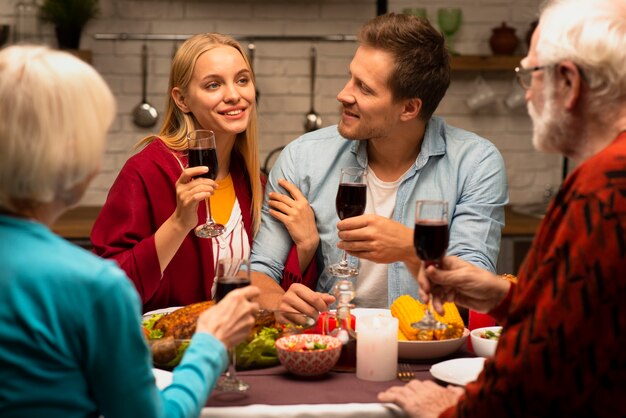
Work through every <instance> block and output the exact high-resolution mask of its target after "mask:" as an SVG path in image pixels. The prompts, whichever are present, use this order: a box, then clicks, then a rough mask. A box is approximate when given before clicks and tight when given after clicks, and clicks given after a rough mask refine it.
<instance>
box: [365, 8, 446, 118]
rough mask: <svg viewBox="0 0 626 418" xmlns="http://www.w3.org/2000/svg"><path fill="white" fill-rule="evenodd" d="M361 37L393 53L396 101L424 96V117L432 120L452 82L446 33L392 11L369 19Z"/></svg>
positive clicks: (392, 79)
mask: <svg viewBox="0 0 626 418" xmlns="http://www.w3.org/2000/svg"><path fill="white" fill-rule="evenodd" d="M358 40H359V43H360V44H362V45H364V46H368V47H371V48H376V49H381V50H384V51H387V52H389V53H391V54H392V55H393V57H394V59H395V68H394V69H393V71H392V73H391V75H390V77H389V80H388V85H389V88H390V89H391V92H392V95H393V98H394V100H404V99H412V98H419V99H421V100H422V109H421V110H420V117H421V118H422V119H423V120H425V121H427V120H428V119H430V117H431V116H432V114H433V113H434V112H435V110H436V109H437V106H439V102H440V101H441V99H442V98H443V96H444V95H445V94H446V90H448V86H449V85H450V55H449V53H448V50H447V49H446V47H445V40H444V37H443V35H442V34H441V33H440V32H438V31H437V30H436V29H435V28H434V27H433V26H432V25H431V24H430V23H429V22H428V21H427V20H425V19H420V18H417V17H415V16H408V15H404V14H395V13H389V14H386V15H381V16H377V17H376V18H374V19H372V20H370V21H369V22H367V23H366V24H365V25H364V26H363V27H362V28H361V30H360V31H359V34H358Z"/></svg>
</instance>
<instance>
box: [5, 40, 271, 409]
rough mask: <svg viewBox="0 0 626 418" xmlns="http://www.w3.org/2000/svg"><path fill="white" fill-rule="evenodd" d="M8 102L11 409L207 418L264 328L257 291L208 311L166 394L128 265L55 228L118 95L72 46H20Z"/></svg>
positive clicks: (8, 62)
mask: <svg viewBox="0 0 626 418" xmlns="http://www.w3.org/2000/svg"><path fill="white" fill-rule="evenodd" d="M0 98H1V99H0V126H2V129H0V265H1V266H2V270H1V271H0V382H2V383H0V416H2V417H49V418H66V417H97V416H107V417H119V418H123V417H128V418H131V417H132V418H135V417H197V416H198V415H199V413H200V409H201V408H202V407H203V406H204V404H205V402H206V399H207V397H208V394H209V392H210V390H211V389H212V388H213V386H214V385H215V382H216V380H217V378H218V377H219V376H220V374H221V372H222V370H224V368H225V366H226V363H227V355H226V349H227V348H229V347H233V346H234V345H236V344H237V343H239V342H241V341H242V340H244V339H245V338H246V336H247V335H248V333H249V331H250V329H251V328H252V325H253V324H254V313H255V312H256V310H257V309H258V305H257V304H256V303H254V302H252V301H251V300H252V299H253V298H255V297H257V296H258V294H259V291H258V289H257V288H256V287H255V286H248V287H247V288H245V289H237V290H235V291H233V292H230V293H229V294H228V295H227V296H226V297H225V298H224V299H223V300H222V301H221V302H220V303H218V304H217V305H216V306H215V307H213V308H211V309H209V310H207V311H205V312H204V313H203V314H202V315H201V316H200V319H199V320H198V324H197V328H196V331H197V332H196V334H195V335H194V336H193V338H192V341H191V344H190V345H189V347H188V348H187V351H186V353H185V356H184V357H183V359H182V361H181V364H180V365H179V366H178V367H177V368H176V370H175V371H174V377H173V382H174V383H173V384H172V385H171V386H170V387H168V388H166V389H165V390H163V391H162V392H160V391H159V389H158V388H157V387H156V385H155V381H154V376H153V373H152V370H151V364H150V354H149V352H148V347H147V345H146V342H145V340H144V337H143V333H142V332H141V323H140V321H141V316H140V303H139V298H138V297H137V292H136V291H135V289H134V288H133V286H132V284H131V283H130V281H129V280H128V279H127V278H126V275H125V274H124V272H123V271H121V270H120V269H119V268H118V267H117V266H116V264H115V263H113V262H111V261H108V260H102V259H101V258H99V257H96V256H95V255H93V254H92V253H90V252H88V251H85V250H83V249H81V248H79V247H76V246H74V245H72V244H70V243H68V242H67V241H66V240H64V239H62V238H61V237H58V236H56V235H55V234H53V233H52V232H51V231H50V226H51V225H52V224H53V223H54V221H55V220H56V219H57V218H58V217H59V216H61V214H63V212H65V211H66V210H67V209H68V208H69V207H71V206H72V205H74V204H76V203H77V202H78V201H79V200H80V198H81V196H82V195H83V193H84V191H85V189H86V188H87V186H88V185H89V183H90V182H91V180H92V179H93V177H94V176H95V174H96V173H97V172H98V169H99V167H100V163H101V160H102V154H103V150H104V143H105V139H106V134H107V130H108V129H109V126H110V124H111V122H112V121H113V118H114V116H115V101H114V98H113V95H112V94H111V91H110V90H109V88H108V87H107V85H106V83H105V82H104V80H103V79H102V77H100V75H98V73H97V72H96V71H95V70H94V69H93V68H92V67H91V66H89V65H87V64H85V63H84V62H82V61H80V60H79V59H77V58H75V57H73V56H71V55H70V54H68V53H65V52H60V51H53V50H50V49H48V48H47V47H42V46H11V47H7V48H5V49H3V50H2V51H0Z"/></svg>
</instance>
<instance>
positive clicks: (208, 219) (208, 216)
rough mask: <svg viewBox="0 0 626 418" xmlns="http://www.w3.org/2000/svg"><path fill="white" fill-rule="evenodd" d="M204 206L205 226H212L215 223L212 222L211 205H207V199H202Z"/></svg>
mask: <svg viewBox="0 0 626 418" xmlns="http://www.w3.org/2000/svg"><path fill="white" fill-rule="evenodd" d="M204 205H205V206H206V222H205V224H206V225H213V224H214V223H215V222H214V221H213V215H211V204H210V203H209V198H208V197H207V198H206V199H204Z"/></svg>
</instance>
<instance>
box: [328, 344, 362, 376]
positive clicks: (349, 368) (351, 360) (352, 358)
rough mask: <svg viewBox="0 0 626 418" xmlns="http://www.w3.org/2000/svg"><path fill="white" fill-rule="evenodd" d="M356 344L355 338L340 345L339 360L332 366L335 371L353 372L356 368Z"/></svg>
mask: <svg viewBox="0 0 626 418" xmlns="http://www.w3.org/2000/svg"><path fill="white" fill-rule="evenodd" d="M356 344H357V340H354V339H350V340H349V341H348V342H347V343H345V344H344V345H343V346H342V347H341V354H339V360H337V363H336V364H335V365H334V366H333V370H334V371H336V372H354V371H355V370H356Z"/></svg>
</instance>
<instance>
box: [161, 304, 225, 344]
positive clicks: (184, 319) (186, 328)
mask: <svg viewBox="0 0 626 418" xmlns="http://www.w3.org/2000/svg"><path fill="white" fill-rule="evenodd" d="M213 305H215V301H212V300H209V301H206V302H198V303H193V304H191V305H187V306H185V307H184V308H180V309H178V310H176V311H174V312H172V313H170V314H168V315H163V317H162V318H159V319H158V320H157V321H156V322H155V323H154V327H153V329H155V330H160V331H162V332H163V337H174V338H176V339H189V338H191V337H192V336H193V333H194V332H196V324H197V322H198V317H199V316H200V314H201V313H202V312H204V311H205V310H207V309H209V308H210V307H212V306H213Z"/></svg>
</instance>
